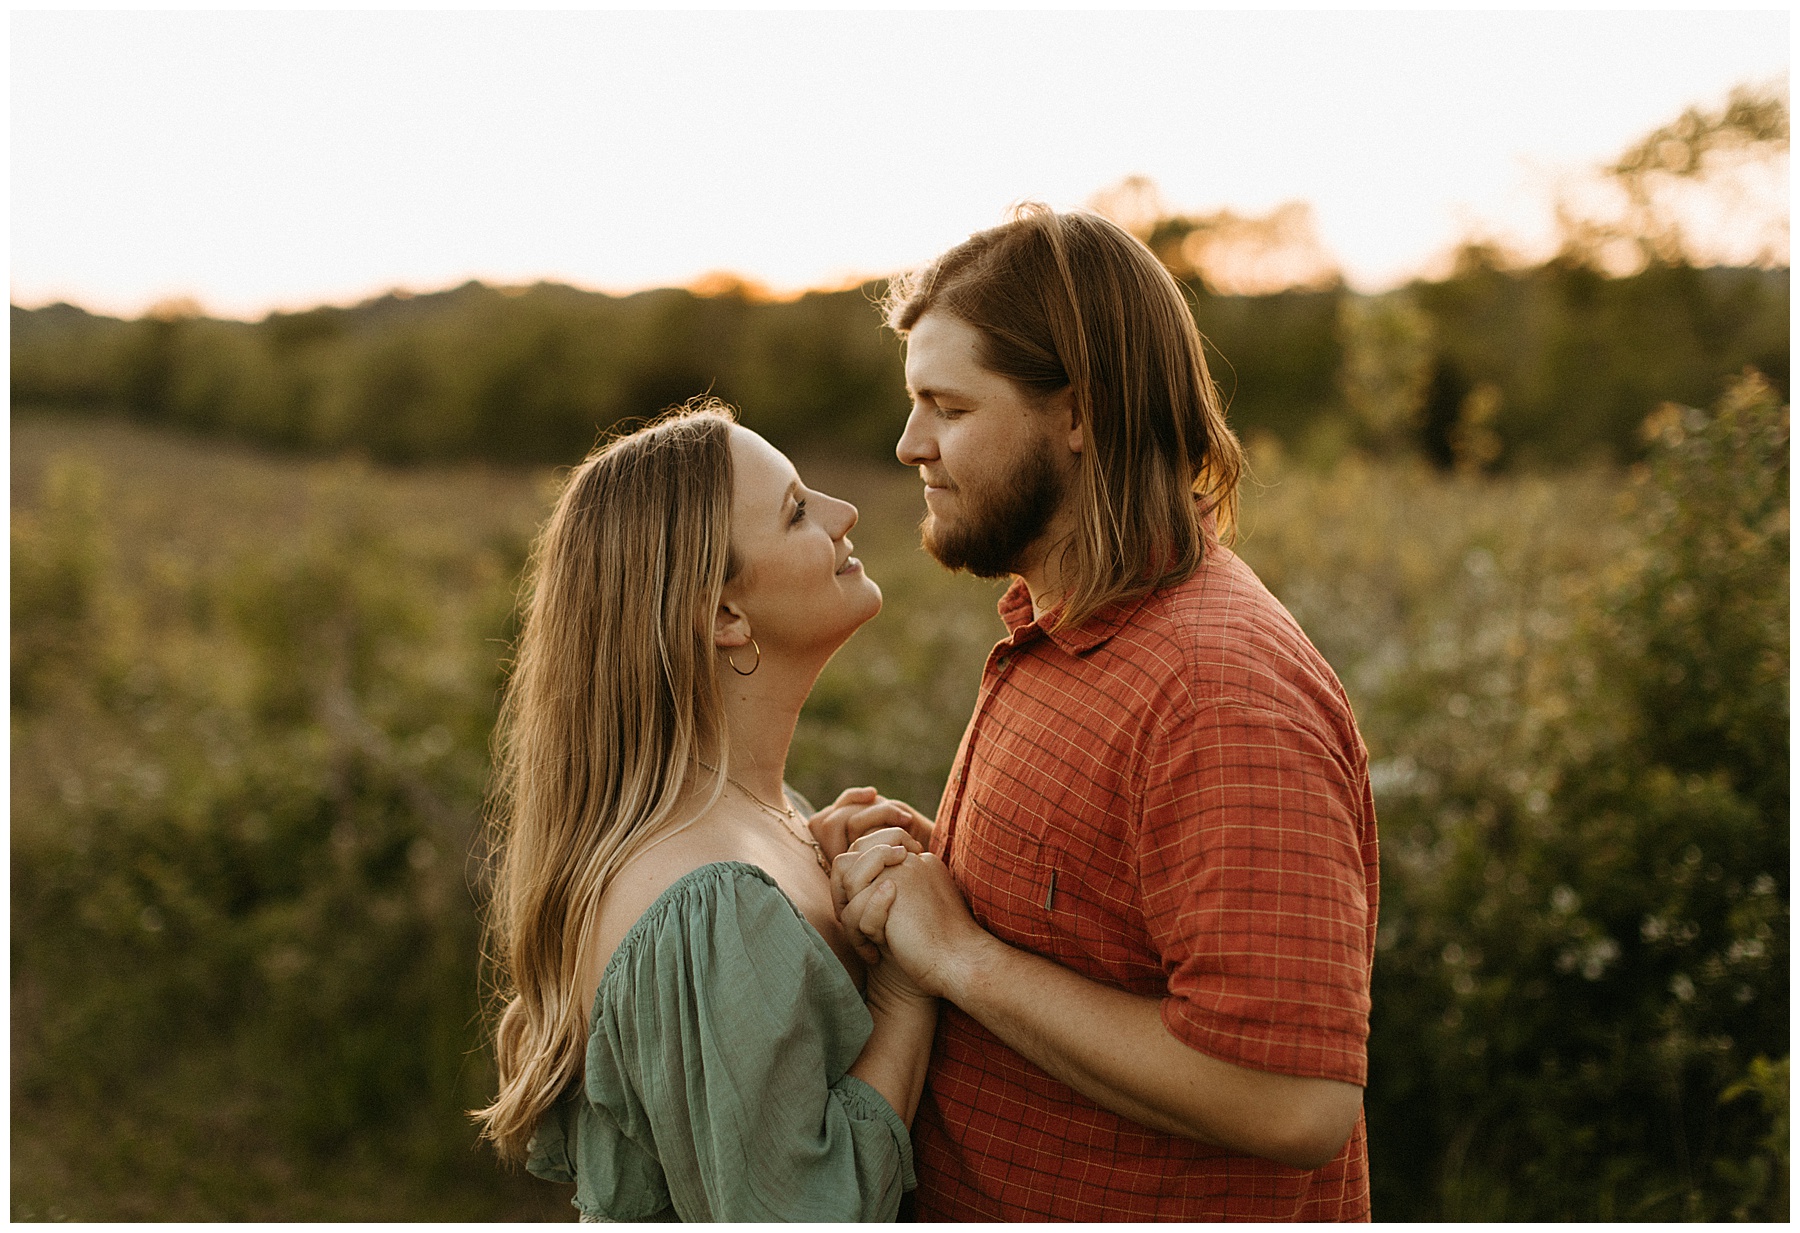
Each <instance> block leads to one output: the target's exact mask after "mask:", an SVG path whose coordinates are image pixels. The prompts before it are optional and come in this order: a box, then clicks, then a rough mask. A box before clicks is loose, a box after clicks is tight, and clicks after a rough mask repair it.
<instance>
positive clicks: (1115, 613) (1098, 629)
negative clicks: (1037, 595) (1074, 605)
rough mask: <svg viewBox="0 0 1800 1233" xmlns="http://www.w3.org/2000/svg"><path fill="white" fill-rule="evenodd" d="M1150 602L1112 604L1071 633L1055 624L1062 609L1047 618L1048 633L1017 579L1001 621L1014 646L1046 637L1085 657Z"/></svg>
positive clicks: (1006, 597) (1138, 599)
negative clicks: (1004, 624) (1033, 610)
mask: <svg viewBox="0 0 1800 1233" xmlns="http://www.w3.org/2000/svg"><path fill="white" fill-rule="evenodd" d="M1148 598H1150V597H1149V595H1148V594H1145V595H1138V596H1134V597H1132V598H1130V599H1125V600H1120V601H1118V602H1117V603H1112V604H1108V605H1107V606H1106V607H1104V608H1102V609H1100V611H1098V612H1096V613H1095V614H1094V615H1093V616H1091V617H1089V618H1088V619H1087V620H1085V621H1083V622H1082V623H1081V625H1080V626H1079V627H1077V628H1075V629H1067V630H1065V629H1062V628H1060V627H1058V626H1057V625H1056V623H1055V618H1056V616H1057V614H1058V613H1059V612H1060V611H1061V608H1060V606H1059V607H1056V608H1052V609H1051V610H1050V611H1049V612H1047V613H1045V614H1044V615H1045V618H1046V620H1048V621H1049V622H1050V627H1049V628H1048V629H1046V628H1045V623H1044V621H1040V620H1035V619H1033V617H1032V615H1031V591H1030V589H1029V588H1027V587H1026V585H1025V581H1024V579H1022V578H1014V579H1013V583H1012V585H1011V586H1009V587H1007V588H1006V594H1004V595H1002V596H1001V597H1000V603H999V605H998V607H999V611H1000V619H1001V620H1002V621H1005V622H1006V628H1007V629H1008V630H1009V631H1010V632H1011V634H1012V637H1011V638H1010V639H1008V641H1009V643H1010V644H1011V645H1013V646H1023V645H1024V644H1025V643H1027V642H1030V641H1031V640H1032V639H1033V638H1036V637H1038V636H1040V635H1042V636H1043V637H1047V638H1049V639H1050V641H1052V642H1054V643H1055V644H1056V645H1057V646H1058V647H1061V648H1062V649H1063V650H1065V651H1067V652H1069V654H1071V655H1085V654H1086V653H1087V652H1089V651H1091V650H1093V649H1094V648H1095V647H1097V646H1099V645H1100V644H1101V643H1102V642H1105V641H1106V640H1107V639H1108V638H1111V637H1112V636H1113V635H1114V634H1116V633H1118V632H1119V631H1120V630H1121V629H1123V628H1125V626H1126V625H1127V624H1128V623H1129V622H1130V620H1131V618H1132V617H1133V616H1135V615H1136V614H1137V610H1138V609H1139V608H1141V607H1143V606H1144V601H1145V600H1146V599H1148Z"/></svg>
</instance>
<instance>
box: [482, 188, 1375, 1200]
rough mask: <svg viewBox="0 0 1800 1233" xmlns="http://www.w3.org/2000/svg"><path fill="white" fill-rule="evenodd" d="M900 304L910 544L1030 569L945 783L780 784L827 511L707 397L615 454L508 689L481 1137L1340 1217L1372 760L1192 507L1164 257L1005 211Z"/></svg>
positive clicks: (581, 480)
mask: <svg viewBox="0 0 1800 1233" xmlns="http://www.w3.org/2000/svg"><path fill="white" fill-rule="evenodd" d="M888 307H889V318H888V323H889V325H890V326H891V327H892V328H894V329H895V330H896V331H897V332H899V333H900V334H901V335H902V336H903V337H905V339H906V342H907V355H906V381H907V387H908V392H909V394H910V395H911V399H912V410H911V413H910V415H909V417H908V419H907V422H906V426H905V430H904V432H903V433H902V435H901V437H900V441H899V445H898V447H897V453H898V454H899V456H900V459H901V461H903V462H905V463H907V464H909V465H913V466H916V467H917V468H918V469H919V472H920V474H921V476H922V477H923V479H924V481H925V485H926V488H925V501H926V507H927V516H926V519H925V523H924V526H923V535H924V542H925V546H926V548H927V549H929V550H930V551H931V552H932V554H933V555H934V556H936V557H937V558H938V560H940V561H941V562H943V563H944V564H945V565H947V566H949V567H951V568H966V569H969V570H971V571H972V572H974V573H977V574H980V575H983V576H1000V575H1004V574H1012V575H1014V576H1015V581H1014V583H1013V585H1012V587H1011V589H1009V590H1008V591H1007V593H1006V595H1005V597H1004V598H1003V599H1002V600H1001V603H1000V611H1001V615H1002V617H1003V618H1004V619H1005V622H1006V625H1007V628H1008V631H1009V632H1008V636H1007V637H1006V639H1005V640H1003V641H1002V642H1001V643H999V644H998V645H997V646H996V647H995V648H994V650H993V652H992V653H991V654H990V655H989V657H988V662H987V665H986V668H985V669H984V671H983V676H982V682H981V691H980V695H979V698H978V701H977V703H976V707H975V713H974V715H973V716H972V717H971V718H970V720H969V726H968V729H967V731H966V732H965V733H964V736H963V741H962V746H961V748H960V749H959V750H958V752H957V755H956V761H955V764H954V769H953V770H952V773H951V778H950V782H949V784H948V785H947V786H946V788H945V791H944V795H943V801H942V804H941V805H940V806H939V809H938V813H937V818H936V820H935V822H934V821H932V820H928V819H926V818H924V817H923V816H921V815H919V814H918V813H917V812H916V811H914V810H912V809H911V808H910V807H908V806H906V805H904V804H902V803H900V802H897V801H888V800H885V799H884V798H882V797H880V796H878V795H876V794H875V793H874V792H873V791H872V790H870V789H850V790H849V791H847V792H845V793H843V794H842V795H841V796H839V798H838V799H837V801H836V802H835V803H833V804H832V805H831V806H829V807H827V808H826V809H823V810H820V811H818V812H817V813H812V811H811V810H810V808H809V807H807V806H805V805H804V803H803V802H800V801H799V800H798V798H797V797H796V796H795V795H794V794H793V793H791V792H790V791H788V789H787V788H786V786H785V784H784V783H783V767H784V764H785V760H786V755H787V750H788V745H789V742H790V740H791V738H792V735H793V731H794V725H795V721H796V719H797V717H798V715H799V712H800V709H801V706H802V704H803V703H804V702H805V699H806V696H807V693H808V692H809V690H810V689H811V688H812V685H813V682H814V680H815V679H816V678H817V676H818V674H819V672H820V670H821V669H822V668H823V667H824V665H825V663H826V661H827V660H828V659H829V658H830V657H831V655H832V654H833V652H835V651H836V650H837V649H838V647H840V646H841V645H842V644H843V643H844V642H845V640H847V639H848V638H849V637H850V635H851V634H852V633H853V632H854V631H855V630H856V629H857V628H858V627H859V626H860V625H861V624H862V623H863V622H865V621H867V620H869V619H870V618H871V617H873V616H874V615H875V614H876V612H877V611H878V610H879V609H880V606H881V592H880V590H879V589H878V588H877V586H876V585H875V583H874V582H873V581H872V580H871V579H869V578H868V576H867V575H866V574H865V573H864V572H863V570H862V568H861V566H860V565H859V564H858V562H857V560H856V558H855V557H854V556H851V555H850V552H851V543H850V540H849V538H848V533H849V531H850V529H851V527H852V526H853V525H854V523H855V521H856V510H855V509H854V508H853V507H852V506H850V505H849V504H847V503H845V502H843V501H840V500H836V499H834V498H832V497H829V496H827V495H825V494H824V493H821V492H816V491H814V490H812V489H809V488H807V487H806V485H805V484H804V483H803V482H802V481H801V479H800V477H799V476H798V475H797V474H796V473H795V471H794V468H793V466H792V465H791V464H790V463H789V462H788V460H787V459H786V458H785V457H783V456H782V455H781V454H780V453H779V452H778V451H777V450H775V449H774V448H773V447H772V446H770V445H769V444H768V443H767V442H765V441H763V440H762V439H761V438H760V437H758V436H757V435H756V434H754V433H752V432H749V431H747V430H745V429H744V428H742V427H739V426H737V425H736V424H734V423H733V422H732V420H731V417H730V415H729V412H728V411H726V410H724V409H722V408H719V407H716V406H711V407H699V408H690V409H688V410H687V411H685V412H682V413H679V414H676V415H674V416H672V417H670V418H666V419H664V420H661V421H659V422H658V423H656V424H653V425H652V426H650V427H648V428H645V429H643V430H641V431H639V432H637V433H634V434H632V435H630V436H628V437H624V438H622V439H619V440H616V441H613V442H611V443H610V444H608V445H606V446H605V447H603V448H602V449H600V450H598V451H597V452H596V453H595V454H594V455H593V456H591V457H590V458H589V459H588V460H587V462H585V463H584V464H583V465H582V466H581V467H579V468H577V470H576V471H575V473H574V474H573V476H572V477H571V479H570V481H569V483H568V486H567V488H566V490H565V491H564V493H563V495H562V498H561V500H560V501H559V503H558V505H557V507H556V510H555V513H554V514H553V515H552V517H551V519H550V521H549V523H548V525H547V526H546V528H545V530H544V532H543V534H542V536H541V538H540V540H539V543H538V546H537V551H536V555H535V557H534V561H533V573H532V591H531V598H530V603H529V608H528V611H527V613H526V617H525V622H524V626H523V630H522V633H521V635H520V640H519V645H518V650H517V661H516V664H515V666H514V671H513V675H512V679H511V683H510V685H509V688H508V693H507V697H506V701H505V707H504V711H503V715H502V721H501V727H500V733H501V735H500V744H499V750H500V767H501V785H502V789H503V791H502V795H501V796H500V798H499V801H498V805H497V808H496V810H495V816H494V820H495V824H496V828H497V834H496V836H495V845H496V852H497V855H498V869H497V882H496V890H495V899H494V903H493V905H492V909H491V923H492V928H493V933H494V939H495V943H496V945H495V956H494V957H495V960H496V962H497V963H498V965H499V967H500V969H501V976H502V978H503V980H504V982H505V987H506V989H507V993H508V996H509V998H510V1000H509V1002H508V1004H507V1006H506V1009H505V1012H504V1014H503V1015H502V1016H501V1019H500V1022H499V1025H498V1028H497V1038H496V1050H497V1054H498V1060H499V1074H500V1092H499V1095H498V1097H497V1099H496V1100H495V1101H494V1103H493V1104H492V1105H490V1106H489V1107H488V1108H486V1109H484V1110H481V1111H480V1112H479V1113H478V1114H477V1117H478V1118H479V1119H480V1120H481V1122H482V1124H483V1131H484V1133H485V1134H486V1135H487V1136H488V1137H489V1138H491V1139H492V1140H493V1141H494V1142H495V1143H496V1145H497V1146H498V1148H499V1150H500V1151H501V1152H502V1154H503V1155H506V1156H508V1157H511V1158H515V1159H519V1158H522V1159H525V1160H526V1161H527V1163H528V1167H529V1168H530V1170H531V1171H532V1172H533V1173H536V1174H538V1175H539V1176H542V1177H547V1178H551V1179H553V1180H559V1181H565V1182H566V1181H573V1182H574V1183H575V1187H576V1195H575V1204H576V1206H577V1208H578V1209H579V1210H580V1212H581V1214H582V1218H583V1219H584V1220H615V1221H616V1220H656V1219H686V1220H703V1219H730V1220H770V1219H792V1220H887V1219H893V1218H894V1217H895V1215H896V1214H897V1213H898V1211H899V1209H900V1205H901V1199H902V1195H903V1193H904V1192H906V1191H908V1190H913V1189H914V1188H915V1186H916V1188H917V1195H916V1214H917V1217H918V1218H919V1219H921V1220H964V1219H973V1220H1050V1219H1055V1220H1061V1219H1070V1220H1083V1219H1086V1220H1105V1219H1113V1220H1147V1219H1171V1220H1219V1219H1297V1220H1339V1219H1367V1218H1368V1214H1369V1204H1368V1170H1367V1151H1366V1147H1365V1142H1364V1136H1363V1124H1362V1116H1361V1109H1362V1104H1361V1098H1362V1084H1363V1083H1364V1081H1365V1048H1364V1046H1365V1040H1366V1037H1367V1031H1368V1012H1369V975H1370V967H1371V961H1372V958H1373V954H1374V929H1375V909H1376V847H1375V817H1374V809H1373V804H1372V800H1371V797H1370V793H1369V780H1368V770H1367V755H1366V752H1365V750H1364V748H1363V745H1362V741H1361V738H1360V737H1359V736H1358V734H1357V731H1356V726H1355V722H1354V720H1353V719H1352V717H1351V713H1350V707H1349V704H1348V702H1347V701H1346V699H1345V697H1344V693H1343V690H1342V688H1341V687H1340V686H1339V684H1338V681H1337V679H1336V677H1335V676H1334V675H1333V674H1332V671H1331V669H1330V668H1329V667H1328V666H1327V665H1326V663H1325V661H1324V660H1323V659H1322V658H1321V657H1320V656H1319V655H1318V653H1317V652H1316V651H1315V650H1314V649H1313V647H1312V646H1311V644H1310V643H1309V642H1308V641H1307V640H1306V638H1305V636H1304V635H1303V634H1302V633H1301V631H1300V630H1299V628H1298V627H1297V626H1296V625H1295V624H1294V622H1293V620H1292V618H1291V617H1289V616H1288V614H1287V613H1286V612H1285V611H1284V610H1283V609H1282V608H1281V607H1280V605H1279V604H1278V603H1276V601H1275V600H1274V599H1273V598H1272V597H1271V596H1270V595H1269V593H1268V592H1267V591H1266V590H1265V589H1264V588H1263V587H1262V585H1261V584H1260V583H1259V582H1258V581H1257V579H1256V577H1255V576H1254V575H1253V574H1252V573H1251V572H1250V570H1249V569H1248V568H1247V567H1246V566H1245V565H1243V564H1242V563H1241V562H1240V561H1239V560H1238V559H1237V558H1236V557H1235V556H1233V555H1232V554H1231V553H1230V552H1229V551H1228V550H1227V549H1226V548H1224V547H1223V546H1221V544H1220V542H1219V539H1218V534H1217V530H1216V527H1217V522H1218V520H1219V519H1220V518H1221V517H1222V518H1223V519H1225V520H1226V522H1227V525H1229V518H1230V515H1231V514H1232V512H1233V510H1234V507H1235V489H1236V483H1237V478H1238V473H1239V470H1240V465H1241V459H1240V455H1239V452H1238V446H1237V443H1236V441H1235V440H1234V439H1233V437H1232V435H1231V433H1230V431H1229V429H1227V428H1226V426H1225V421H1224V416H1223V414H1222V412H1221V409H1220V406H1219V402H1218V399H1217V396H1216V393H1215V391H1214V389H1213V387H1212V384H1211V382H1210V379H1209V377H1208V375H1207V370H1206V364H1205V360H1204V358H1203V355H1202V352H1201V342H1200V338H1199V335H1198V333H1197V332H1196V331H1195V329H1194V325H1193V321H1192V318H1191V317H1190V315H1189V313H1188V310H1187V307H1186V304H1185V303H1184V301H1183V299H1182V295H1181V292H1180V289H1179V288H1178V287H1177V285H1176V284H1175V283H1174V282H1173V280H1171V279H1170V277H1169V276H1168V274H1167V273H1166V272H1164V270H1163V269H1162V267H1161V266H1160V265H1159V264H1158V263H1157V262H1156V260H1155V258H1154V257H1153V256H1152V255H1151V254H1150V252H1149V250H1148V249H1146V248H1145V247H1144V246H1143V245H1141V244H1140V243H1138V242H1137V241H1136V240H1135V239H1133V238H1132V237H1131V236H1130V235H1128V234H1127V233H1125V232H1124V231H1122V230H1121V229H1119V228H1118V227H1116V226H1114V225H1112V224H1111V223H1108V222H1106V221H1104V220H1102V219H1099V218H1097V217H1093V216H1090V215H1086V214H1056V213H1053V212H1051V211H1049V210H1046V209H1043V208H1039V207H1029V208H1026V209H1023V210H1021V211H1019V212H1018V213H1017V214H1016V215H1015V216H1014V217H1013V219H1012V220H1011V221H1009V222H1008V223H1006V224H1004V225H1002V226H1000V227H997V228H994V229H992V230H990V231H986V232H982V233H980V234H977V235H975V236H973V237H971V238H970V239H969V240H967V241H966V242H964V243H963V244H961V245H959V246H957V247H956V248H954V249H951V250H950V251H949V252H947V253H946V254H944V255H943V256H942V257H940V258H939V259H938V260H937V261H936V262H935V263H934V264H933V265H932V266H930V267H929V268H928V269H926V270H925V271H924V272H922V273H921V274H919V275H917V276H915V277H912V278H909V279H907V280H905V281H903V282H902V283H900V284H898V285H897V287H896V288H895V290H894V292H893V294H892V296H891V298H890V303H889V306H888ZM808 814H810V815H811V816H810V817H808V816H807V815H808Z"/></svg>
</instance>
